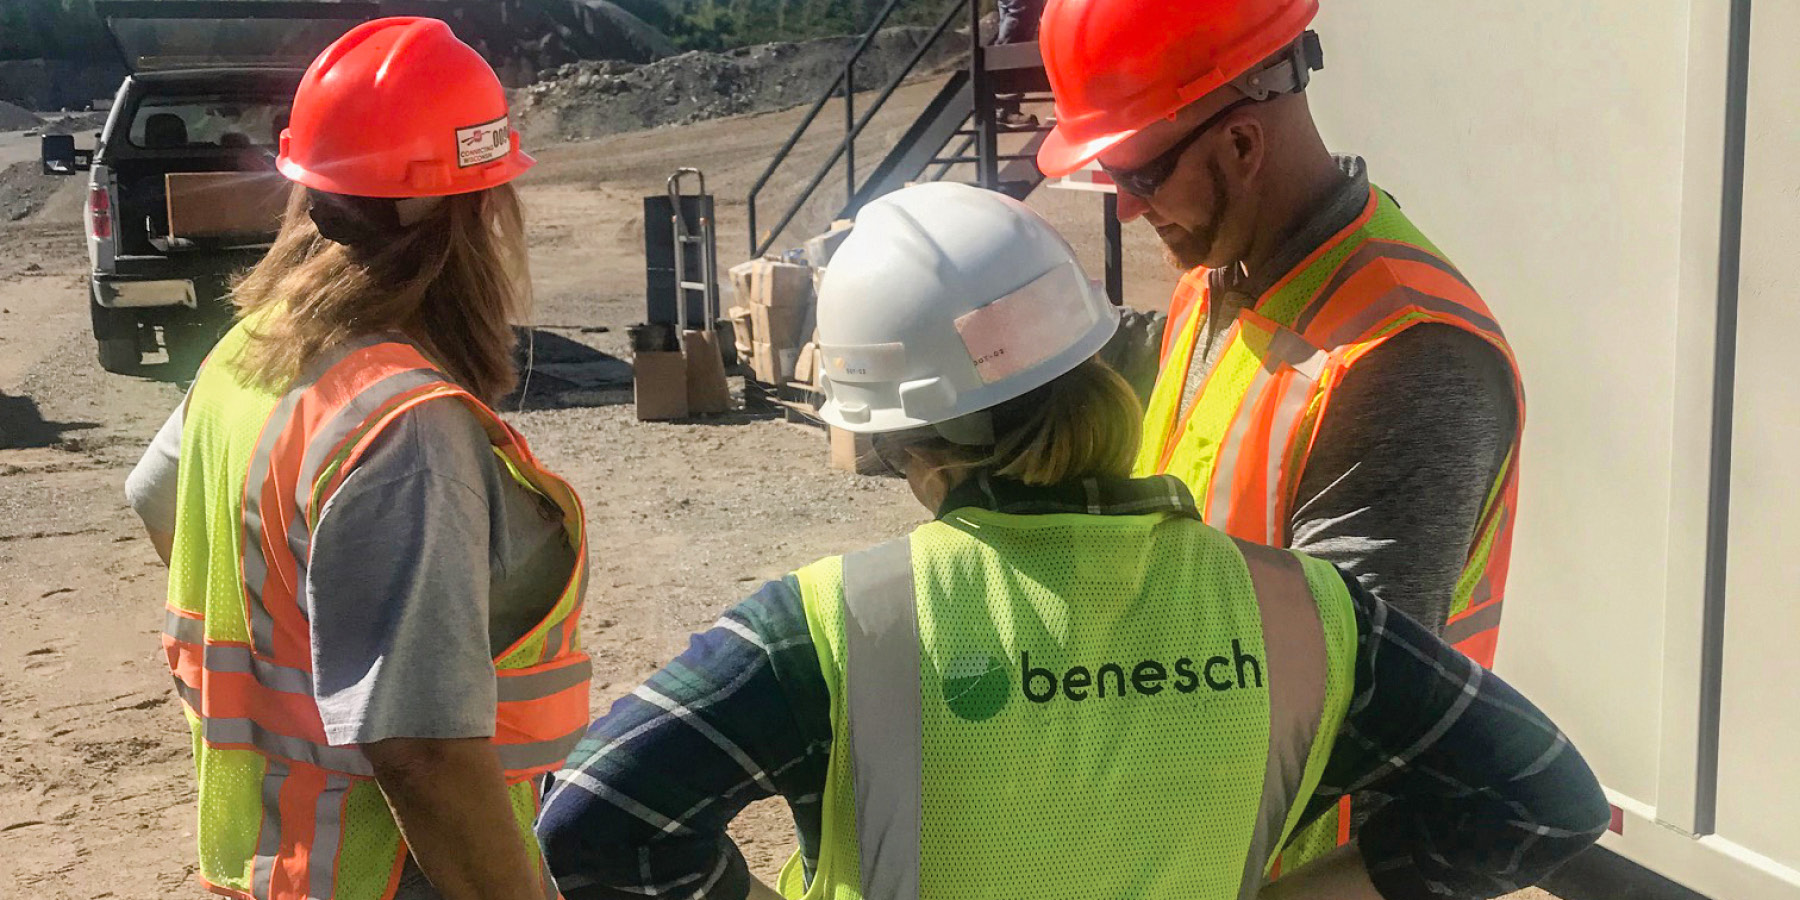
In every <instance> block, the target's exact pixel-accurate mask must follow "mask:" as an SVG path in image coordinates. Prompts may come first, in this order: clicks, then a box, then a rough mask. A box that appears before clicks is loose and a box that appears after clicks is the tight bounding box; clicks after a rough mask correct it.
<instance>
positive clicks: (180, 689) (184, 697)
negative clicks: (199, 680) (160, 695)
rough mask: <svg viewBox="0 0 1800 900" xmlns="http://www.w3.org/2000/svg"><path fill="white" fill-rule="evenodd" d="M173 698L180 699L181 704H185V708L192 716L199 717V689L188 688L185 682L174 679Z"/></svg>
mask: <svg viewBox="0 0 1800 900" xmlns="http://www.w3.org/2000/svg"><path fill="white" fill-rule="evenodd" d="M175 696H177V697H180V698H181V702H183V703H185V704H187V708H188V709H191V710H193V711H194V715H196V716H197V715H200V689H199V688H194V687H188V683H187V682H185V681H182V680H181V679H180V678H177V679H175Z"/></svg>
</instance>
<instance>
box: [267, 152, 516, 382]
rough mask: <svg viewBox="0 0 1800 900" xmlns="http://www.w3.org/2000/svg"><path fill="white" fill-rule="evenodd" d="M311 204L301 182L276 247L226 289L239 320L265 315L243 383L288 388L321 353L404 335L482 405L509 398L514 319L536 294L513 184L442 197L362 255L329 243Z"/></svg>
mask: <svg viewBox="0 0 1800 900" xmlns="http://www.w3.org/2000/svg"><path fill="white" fill-rule="evenodd" d="M308 202H309V201H308V199H307V194H306V191H305V189H304V188H300V187H298V186H296V188H295V189H294V192H293V194H292V196H290V197H289V198H288V206H287V213H286V217H285V219H284V220H283V222H282V226H281V233H280V235H279V236H277V237H276V239H275V245H274V246H273V247H271V248H270V250H269V253H268V255H267V256H265V257H263V260H262V262H260V263H258V264H257V265H256V267H255V268H253V269H251V270H250V271H249V272H248V273H246V274H245V275H244V276H243V277H242V278H240V279H239V280H238V282H237V284H236V285H234V286H233V289H232V302H233V303H235V304H236V305H237V308H238V315H239V317H240V318H242V317H248V316H250V315H252V314H262V315H260V316H259V318H258V319H257V321H256V323H255V324H254V325H253V326H252V329H253V330H252V332H251V341H250V344H249V346H248V347H247V349H246V350H245V353H244V355H243V356H242V357H240V358H239V360H238V361H237V366H238V367H239V369H240V370H241V371H242V372H243V373H244V375H245V376H246V377H248V378H249V379H250V380H251V381H253V382H255V383H257V384H259V385H261V386H263V387H265V388H268V389H270V390H274V391H276V392H285V391H286V390H287V389H288V387H289V386H290V385H291V384H292V383H293V382H294V380H295V379H296V378H297V377H299V375H300V372H301V370H302V369H303V368H304V367H305V366H306V364H307V363H308V362H309V361H310V360H312V359H313V358H314V357H315V356H317V355H318V354H319V353H320V352H322V351H325V350H328V349H330V348H332V347H335V346H338V345H341V344H343V343H345V342H346V341H349V340H352V339H354V338H358V337H362V336H365V335H369V334H376V333H379V332H383V331H399V332H402V333H403V334H405V335H406V336H407V337H408V338H410V339H411V340H412V341H413V342H414V343H416V344H418V345H419V347H420V349H421V350H423V351H424V352H425V354H426V356H428V357H430V358H431V360H432V361H433V362H434V363H436V364H437V365H438V366H439V367H441V368H442V369H443V371H444V374H446V375H448V376H450V378H452V379H454V380H455V381H456V382H457V383H458V384H460V385H461V386H463V387H464V388H466V389H468V390H469V392H470V393H473V394H474V395H475V396H477V397H479V398H481V399H482V400H484V401H486V402H488V403H493V402H496V401H497V400H499V399H500V398H501V397H504V396H506V394H507V393H508V392H509V391H511V390H512V388H513V385H514V383H515V382H516V381H517V378H518V373H517V371H516V370H515V368H514V366H513V356H512V351H513V344H514V341H515V338H514V336H513V331H512V325H511V323H512V322H513V321H514V320H516V319H518V318H520V317H522V316H523V315H524V314H525V313H526V312H527V310H528V308H529V306H530V302H531V293H530V292H531V287H530V276H529V273H528V270H527V267H526V263H525V225H524V214H523V211H522V210H521V209H520V206H519V197H518V194H517V193H516V192H515V191H514V190H513V188H512V186H511V185H501V186H500V187H496V188H489V189H487V190H484V191H478V192H476V193H472V194H458V195H455V196H451V197H445V198H443V200H442V201H441V202H439V203H437V204H436V206H435V207H433V208H432V209H431V210H430V211H429V212H427V213H426V214H425V215H424V217H423V218H422V219H421V220H420V221H418V222H415V223H413V224H411V225H409V226H406V227H403V228H401V229H399V230H398V231H397V232H395V233H394V235H393V237H392V239H391V240H388V241H384V242H381V243H380V244H378V245H374V246H368V247H364V246H361V245H358V246H354V247H352V246H345V245H343V244H338V243H334V242H332V241H330V240H327V239H325V238H324V237H323V236H322V235H320V234H319V229H318V226H316V225H314V224H313V221H312V218H311V216H309V215H308V213H307V209H308Z"/></svg>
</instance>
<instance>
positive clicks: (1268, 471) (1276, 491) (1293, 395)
mask: <svg viewBox="0 0 1800 900" xmlns="http://www.w3.org/2000/svg"><path fill="white" fill-rule="evenodd" d="M1312 397H1313V382H1312V381H1311V380H1309V379H1307V378H1306V377H1305V376H1303V375H1302V374H1301V373H1300V372H1299V371H1298V370H1296V371H1295V372H1293V373H1292V374H1290V375H1289V376H1288V377H1287V383H1286V384H1285V385H1283V387H1282V389H1281V399H1279V400H1277V401H1276V405H1275V415H1274V417H1273V418H1272V419H1271V420H1270V427H1269V446H1267V447H1264V448H1262V452H1263V466H1264V467H1265V468H1264V471H1263V477H1264V481H1263V485H1264V490H1263V498H1262V499H1263V527H1264V529H1265V533H1264V535H1263V541H1264V543H1269V544H1274V543H1280V542H1282V540H1283V539H1284V538H1286V537H1287V522H1285V521H1281V520H1282V518H1284V517H1282V516H1280V515H1278V514H1277V512H1278V510H1280V508H1281V497H1282V494H1283V493H1284V492H1285V491H1286V486H1285V485H1283V484H1282V482H1281V467H1282V466H1283V465H1285V464H1286V463H1287V461H1288V459H1289V456H1290V454H1289V452H1288V451H1289V449H1290V448H1289V447H1288V435H1290V434H1292V433H1293V431H1294V427H1295V426H1297V425H1299V424H1300V419H1301V418H1303V417H1304V416H1305V415H1306V410H1307V408H1308V407H1309V406H1311V405H1312Z"/></svg>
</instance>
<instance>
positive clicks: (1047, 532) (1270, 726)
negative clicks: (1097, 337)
mask: <svg viewBox="0 0 1800 900" xmlns="http://www.w3.org/2000/svg"><path fill="white" fill-rule="evenodd" d="M796 578H797V580H798V582H799V584H800V589H801V593H802V596H803V599H804V603H805V610H806V615H807V624H808V629H809V631H810V632H811V635H812V639H813V642H814V645H815V647H816V648H817V652H818V657H819V664H820V667H821V669H822V671H823V673H824V675H825V678H826V681H827V684H828V686H829V689H830V695H831V704H832V710H831V723H832V734H833V742H832V749H831V759H830V763H829V774H828V776H827V784H826V787H825V792H824V797H823V813H822V830H821V842H820V847H819V854H818V862H817V867H816V869H815V871H813V872H812V873H810V875H811V880H810V882H808V880H807V875H808V873H806V872H805V871H804V868H805V863H804V860H803V859H802V858H801V857H800V855H799V854H796V855H795V857H794V859H792V860H790V861H789V864H788V866H787V868H786V869H785V870H784V871H783V873H782V878H781V891H782V893H783V894H784V895H786V896H788V897H793V898H798V897H802V896H804V897H805V898H808V900H823V898H831V900H859V898H863V897H869V898H880V900H919V898H921V897H931V898H956V897H1033V898H1050V900H1054V898H1065V897H1066V898H1074V897H1133V898H1142V900H1155V898H1175V897H1181V898H1189V897H1198V898H1207V900H1227V898H1251V897H1254V895H1255V893H1256V889H1257V888H1258V887H1260V886H1261V885H1262V884H1263V881H1264V875H1265V874H1266V872H1267V869H1268V865H1269V863H1270V861H1271V860H1272V859H1273V858H1274V855H1275V851H1276V849H1277V848H1278V847H1280V846H1281V844H1282V842H1283V840H1284V839H1285V838H1286V836H1287V835H1288V834H1290V833H1291V832H1292V831H1293V830H1294V827H1295V824H1296V822H1297V821H1298V820H1299V818H1300V816H1301V814H1302V812H1303V810H1304V807H1305V805H1306V803H1307V801H1308V799H1309V798H1310V797H1311V795H1312V793H1313V791H1314V790H1315V789H1316V787H1317V785H1318V782H1319V777H1320V775H1321V774H1322V773H1323V770H1324V765H1325V761H1326V760H1327V758H1328V757H1329V755H1330V753H1331V748H1332V746H1333V744H1334V742H1335V740H1336V737H1337V731H1338V728H1339V726H1340V724H1341V723H1342V720H1343V717H1344V715H1345V712H1346V710H1347V708H1348V705H1349V700H1350V694H1351V693H1352V691H1353V688H1354V680H1355V679H1354V674H1353V664H1354V660H1355V652H1356V639H1357V634H1356V622H1355V614H1354V609H1353V607H1352V604H1351V601H1350V597H1349V592H1348V590H1347V589H1346V587H1345V586H1344V583H1343V581H1342V579H1341V577H1340V576H1339V575H1338V573H1337V571H1336V570H1335V569H1333V568H1332V567H1331V566H1330V565H1328V564H1325V563H1322V562H1319V561H1317V560H1312V559H1307V558H1303V557H1301V556H1300V555H1298V554H1295V553H1292V552H1291V551H1287V550H1280V549H1274V548H1269V547H1264V546H1260V545H1256V544H1251V543H1249V542H1240V541H1235V540H1234V539H1232V538H1229V537H1227V536H1226V535H1224V534H1222V533H1220V532H1219V531H1217V530H1216V529H1212V528H1209V527H1206V526H1205V525H1204V524H1203V523H1201V522H1199V521H1197V520H1196V519H1193V518H1190V517H1186V516H1177V515H1174V514H1169V513H1157V514H1151V515H1137V516H1096V515H1060V514H1059V515H1032V516H1020V515H1008V514H1001V513H995V512H991V511H987V510H979V509H963V510H959V511H956V512H953V513H950V514H949V515H947V516H944V517H943V518H942V519H940V520H939V521H936V522H933V523H930V524H928V525H925V526H924V527H922V528H920V529H918V530H917V531H915V532H913V533H912V535H911V536H910V537H908V538H905V539H902V540H900V541H896V542H893V543H890V544H886V545H883V546H880V547H877V548H874V549H872V550H868V551H864V552H861V553H856V554H852V555H849V556H846V557H841V558H830V559H826V560H824V561H821V562H819V563H816V564H814V565H811V566H808V567H806V568H804V569H801V570H800V571H799V572H797V573H796Z"/></svg>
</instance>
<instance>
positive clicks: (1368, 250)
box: [1294, 238, 1474, 333]
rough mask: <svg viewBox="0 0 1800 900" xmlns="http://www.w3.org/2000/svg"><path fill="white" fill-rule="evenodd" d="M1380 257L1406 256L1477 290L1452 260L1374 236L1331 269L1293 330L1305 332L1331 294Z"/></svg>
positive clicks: (1398, 257)
mask: <svg viewBox="0 0 1800 900" xmlns="http://www.w3.org/2000/svg"><path fill="white" fill-rule="evenodd" d="M1378 259H1403V260H1406V261H1408V262H1416V263H1424V264H1425V265H1428V266H1431V267H1432V268H1434V269H1438V270H1439V271H1442V272H1443V273H1444V274H1446V275H1449V276H1450V277H1452V278H1455V279H1456V280H1457V281H1460V282H1462V283H1463V286H1464V287H1467V288H1469V289H1470V290H1474V286H1473V285H1471V284H1469V280H1468V279H1466V278H1464V277H1463V275H1462V273H1461V272H1458V271H1457V270H1456V267H1455V266H1453V265H1451V264H1450V261H1449V260H1446V259H1443V258H1442V257H1437V256H1433V255H1431V254H1430V253H1429V252H1427V251H1425V250H1421V249H1419V248H1418V247H1413V246H1409V245H1407V244H1397V243H1394V242H1393V241H1386V240H1382V239H1380V238H1374V239H1371V240H1367V241H1364V242H1363V244H1362V246H1360V247H1358V248H1356V252H1355V253H1352V254H1350V258H1349V259H1347V260H1344V263H1343V265H1341V266H1339V267H1338V270H1337V271H1336V272H1334V273H1332V276H1331V280H1330V281H1328V282H1326V283H1325V286H1324V287H1322V288H1320V289H1319V292H1318V293H1317V294H1314V295H1313V299H1312V300H1311V302H1309V303H1308V304H1307V306H1306V309H1304V310H1302V311H1301V313H1300V316H1299V318H1297V319H1295V320H1294V330H1295V331H1298V332H1302V333H1304V332H1305V331H1306V329H1307V326H1309V325H1311V324H1312V321H1313V318H1314V317H1316V316H1317V315H1318V314H1319V310H1321V309H1324V308H1325V304H1326V302H1327V301H1329V300H1330V299H1331V297H1332V295H1334V294H1336V293H1337V292H1338V290H1339V289H1341V288H1342V287H1343V286H1344V283H1345V282H1347V281H1349V280H1350V278H1351V277H1352V276H1354V275H1355V274H1356V273H1358V272H1361V271H1362V270H1363V268H1364V267H1365V266H1367V265H1368V264H1369V263H1372V262H1374V261H1376V260H1378Z"/></svg>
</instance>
